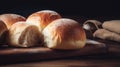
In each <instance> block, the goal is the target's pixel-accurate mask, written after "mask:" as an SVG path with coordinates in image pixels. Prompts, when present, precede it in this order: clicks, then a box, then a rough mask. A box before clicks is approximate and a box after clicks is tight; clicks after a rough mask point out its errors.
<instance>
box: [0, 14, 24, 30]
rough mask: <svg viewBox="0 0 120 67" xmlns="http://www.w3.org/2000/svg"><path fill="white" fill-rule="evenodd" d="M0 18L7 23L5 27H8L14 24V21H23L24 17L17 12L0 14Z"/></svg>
mask: <svg viewBox="0 0 120 67" xmlns="http://www.w3.org/2000/svg"><path fill="white" fill-rule="evenodd" d="M0 20H2V21H3V22H4V23H5V24H6V25H7V28H8V29H9V28H10V27H11V25H12V24H14V23H15V22H17V21H25V20H26V18H25V17H23V16H21V15H18V14H2V15H0Z"/></svg>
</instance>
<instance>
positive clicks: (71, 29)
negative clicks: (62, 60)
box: [42, 18, 86, 49]
mask: <svg viewBox="0 0 120 67" xmlns="http://www.w3.org/2000/svg"><path fill="white" fill-rule="evenodd" d="M42 33H43V35H44V39H45V40H44V42H45V43H46V44H45V45H46V46H47V47H49V48H53V49H79V48H83V47H84V46H85V43H86V34H85V32H84V30H83V28H82V27H81V26H80V24H79V23H78V22H77V21H74V20H72V19H67V18H62V19H57V20H55V21H53V22H51V23H50V24H49V25H48V26H46V28H45V29H44V30H43V32H42Z"/></svg>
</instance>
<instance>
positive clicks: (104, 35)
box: [93, 29, 120, 42]
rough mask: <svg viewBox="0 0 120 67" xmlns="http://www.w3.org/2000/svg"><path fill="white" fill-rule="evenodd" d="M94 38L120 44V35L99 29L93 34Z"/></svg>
mask: <svg viewBox="0 0 120 67" xmlns="http://www.w3.org/2000/svg"><path fill="white" fill-rule="evenodd" d="M93 36H94V37H97V38H101V39H105V40H113V41H117V42H120V35H119V34H117V33H114V32H111V31H109V30H106V29H98V30H96V31H95V32H94V34H93Z"/></svg>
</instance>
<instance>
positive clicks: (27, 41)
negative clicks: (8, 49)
mask: <svg viewBox="0 0 120 67" xmlns="http://www.w3.org/2000/svg"><path fill="white" fill-rule="evenodd" d="M8 41H9V44H10V45H11V46H15V47H32V46H37V45H38V44H39V45H38V46H41V45H42V44H41V43H42V42H43V37H42V35H41V33H40V32H39V29H38V27H37V26H35V25H30V24H28V23H25V22H23V21H20V22H17V23H15V24H13V25H12V26H11V27H10V29H9V40H8ZM40 44H41V45H40Z"/></svg>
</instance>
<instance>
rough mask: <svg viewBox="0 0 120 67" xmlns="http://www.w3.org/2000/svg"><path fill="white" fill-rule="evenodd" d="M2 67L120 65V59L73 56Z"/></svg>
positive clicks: (117, 66)
mask: <svg viewBox="0 0 120 67" xmlns="http://www.w3.org/2000/svg"><path fill="white" fill-rule="evenodd" d="M1 67H120V59H119V58H118V57H114V56H109V57H108V56H106V57H105V56H104V57H103V56H102V57H100V56H99V57H97V58H95V57H94V56H89V57H88V56H87V57H71V58H63V59H52V60H39V61H34V62H22V63H16V64H8V65H2V66H1Z"/></svg>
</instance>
